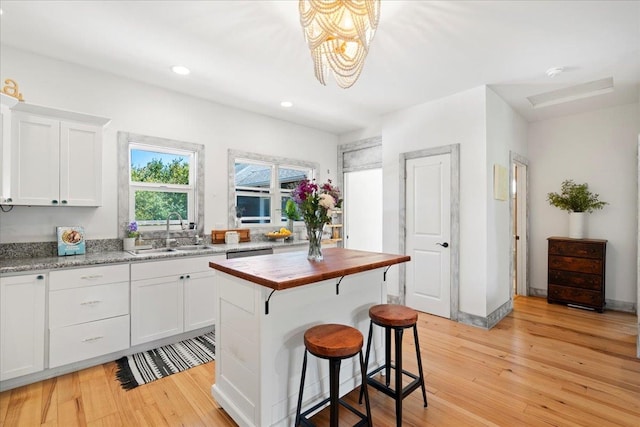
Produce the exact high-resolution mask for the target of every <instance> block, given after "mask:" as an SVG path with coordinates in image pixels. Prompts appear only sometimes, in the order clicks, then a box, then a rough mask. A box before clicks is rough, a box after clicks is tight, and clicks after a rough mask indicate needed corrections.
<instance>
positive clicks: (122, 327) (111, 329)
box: [49, 264, 129, 368]
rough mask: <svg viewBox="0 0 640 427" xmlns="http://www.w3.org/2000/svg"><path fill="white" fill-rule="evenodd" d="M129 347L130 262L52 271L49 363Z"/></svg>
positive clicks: (66, 361) (51, 366)
mask: <svg viewBox="0 0 640 427" xmlns="http://www.w3.org/2000/svg"><path fill="white" fill-rule="evenodd" d="M127 348H129V265H128V264H120V265H110V266H99V267H88V268H77V269H69V270H57V271H52V272H51V273H49V368H55V367H58V366H63V365H66V364H69V363H74V362H79V361H81V360H86V359H90V358H93V357H97V356H102V355H104V354H109V353H113V352H117V351H120V350H125V349H127Z"/></svg>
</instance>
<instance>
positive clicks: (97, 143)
mask: <svg viewBox="0 0 640 427" xmlns="http://www.w3.org/2000/svg"><path fill="white" fill-rule="evenodd" d="M60 204H61V205H68V206H100V205H101V204H102V128H101V127H98V126H90V125H83V124H77V123H66V122H62V123H61V124H60Z"/></svg>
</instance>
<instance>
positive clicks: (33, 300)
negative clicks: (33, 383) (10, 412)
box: [0, 274, 47, 381]
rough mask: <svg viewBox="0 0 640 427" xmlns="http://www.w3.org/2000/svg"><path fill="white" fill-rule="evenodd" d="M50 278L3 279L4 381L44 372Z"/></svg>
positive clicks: (0, 346)
mask: <svg viewBox="0 0 640 427" xmlns="http://www.w3.org/2000/svg"><path fill="white" fill-rule="evenodd" d="M46 282H47V277H46V275H44V274H28V275H23V276H12V277H2V278H0V380H2V381H4V380H8V379H10V378H16V377H19V376H22V375H26V374H30V373H33V372H38V371H41V370H43V369H44V337H45V315H44V314H45V296H46Z"/></svg>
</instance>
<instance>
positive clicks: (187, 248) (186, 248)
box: [172, 245, 213, 251]
mask: <svg viewBox="0 0 640 427" xmlns="http://www.w3.org/2000/svg"><path fill="white" fill-rule="evenodd" d="M172 249H174V250H177V251H202V250H205V249H213V248H212V247H211V246H207V245H183V246H176V247H175V248H172Z"/></svg>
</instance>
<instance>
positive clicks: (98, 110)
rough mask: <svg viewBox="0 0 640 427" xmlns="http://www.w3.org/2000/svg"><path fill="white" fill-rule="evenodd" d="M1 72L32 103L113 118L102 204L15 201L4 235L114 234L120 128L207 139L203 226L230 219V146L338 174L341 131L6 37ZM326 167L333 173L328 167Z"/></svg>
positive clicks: (3, 219) (10, 238)
mask: <svg viewBox="0 0 640 427" xmlns="http://www.w3.org/2000/svg"><path fill="white" fill-rule="evenodd" d="M0 77H1V78H2V80H3V81H4V79H6V78H12V79H14V80H16V81H17V82H18V83H19V85H20V89H21V92H22V93H23V95H24V98H25V100H26V101H27V102H29V103H32V104H39V105H45V106H48V107H52V108H59V109H66V110H73V111H79V112H84V113H88V114H95V115H99V116H105V117H110V118H111V119H112V122H111V123H110V125H109V126H108V127H107V128H106V132H105V138H104V141H103V147H104V149H103V150H104V151H103V153H104V158H103V180H102V181H103V206H102V207H100V208H63V207H56V208H52V207H14V208H13V210H12V211H11V212H9V213H0V243H8V242H38V241H53V240H55V239H54V235H53V230H54V226H56V225H83V226H84V227H85V230H86V235H87V238H88V239H99V238H100V239H101V238H116V237H117V234H118V229H117V227H118V225H117V197H118V195H117V191H116V189H117V185H116V182H117V173H116V172H117V161H116V153H117V144H116V136H117V132H118V131H119V130H122V131H127V132H134V133H138V134H144V135H150V136H157V137H162V138H170V139H177V140H182V141H186V142H192V143H198V144H204V145H205V146H206V148H205V158H206V165H205V185H206V195H205V224H204V227H205V228H204V230H205V231H206V230H210V229H212V228H214V225H215V224H221V223H223V224H226V223H227V204H228V202H227V166H226V165H227V150H228V149H229V148H233V149H236V150H244V151H250V152H255V153H260V154H266V155H276V156H285V157H292V158H298V159H301V160H308V161H316V162H319V163H320V165H321V167H320V171H319V172H320V174H321V176H320V178H321V179H322V180H324V179H326V178H331V179H334V180H335V176H332V175H335V171H336V169H337V166H336V165H337V162H336V155H335V153H336V150H337V144H338V137H337V136H336V135H333V134H330V133H326V132H321V131H318V130H314V129H311V128H306V127H303V126H299V125H294V124H291V123H288V122H284V121H281V120H276V119H272V118H269V117H266V116H261V115H258V114H253V113H249V112H244V111H241V110H238V109H234V108H230V107H226V106H222V105H219V104H215V103H212V102H208V101H205V100H202V99H197V98H193V97H189V96H185V95H181V94H178V93H176V92H173V91H170V90H166V89H164V88H159V87H156V86H151V85H147V84H143V83H139V82H135V81H132V80H129V79H125V78H121V77H117V76H115V75H112V74H107V73H103V72H99V71H95V70H92V69H89V68H84V67H80V66H76V65H74V64H70V63H66V62H60V61H56V60H52V59H49V58H45V57H42V56H37V55H33V54H30V53H27V52H24V51H20V50H16V49H13V48H10V47H7V46H4V45H3V46H2V48H1V49H0ZM230 78H232V77H231V76H230ZM178 84H179V78H177V82H176V85H178ZM327 169H330V170H331V172H332V175H328V176H327V175H326V174H325V172H326V170H327Z"/></svg>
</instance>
